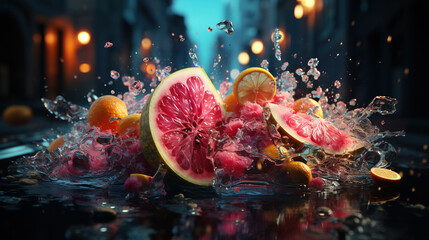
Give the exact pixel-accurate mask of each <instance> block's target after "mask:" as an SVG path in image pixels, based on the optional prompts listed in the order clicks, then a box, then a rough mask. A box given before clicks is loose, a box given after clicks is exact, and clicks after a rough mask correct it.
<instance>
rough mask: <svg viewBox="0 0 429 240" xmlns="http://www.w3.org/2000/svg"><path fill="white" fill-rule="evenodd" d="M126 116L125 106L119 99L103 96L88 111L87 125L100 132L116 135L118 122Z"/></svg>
mask: <svg viewBox="0 0 429 240" xmlns="http://www.w3.org/2000/svg"><path fill="white" fill-rule="evenodd" d="M127 115H128V111H127V106H126V105H125V103H124V102H123V101H122V100H121V99H119V98H117V97H115V96H111V95H105V96H102V97H100V98H98V99H97V100H95V102H93V103H92V105H91V107H90V108H89V111H88V123H89V125H90V126H94V127H98V128H100V130H102V131H106V130H111V131H112V132H113V133H116V131H117V128H118V124H119V121H120V120H121V119H122V118H124V117H126V116H127Z"/></svg>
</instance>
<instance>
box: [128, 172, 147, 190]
mask: <svg viewBox="0 0 429 240" xmlns="http://www.w3.org/2000/svg"><path fill="white" fill-rule="evenodd" d="M130 177H132V178H136V179H137V180H138V181H139V182H140V183H141V184H142V188H143V189H149V187H150V184H151V183H152V177H151V176H148V175H146V174H142V173H132V174H130Z"/></svg>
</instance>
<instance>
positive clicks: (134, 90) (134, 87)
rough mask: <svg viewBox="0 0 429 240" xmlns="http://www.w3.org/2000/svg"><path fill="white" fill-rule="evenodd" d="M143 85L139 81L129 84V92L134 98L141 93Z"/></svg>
mask: <svg viewBox="0 0 429 240" xmlns="http://www.w3.org/2000/svg"><path fill="white" fill-rule="evenodd" d="M143 85H144V84H143V83H142V82H141V81H134V82H133V83H131V84H130V86H129V91H130V92H131V94H133V95H134V96H137V95H139V93H140V92H141V91H142V89H143Z"/></svg>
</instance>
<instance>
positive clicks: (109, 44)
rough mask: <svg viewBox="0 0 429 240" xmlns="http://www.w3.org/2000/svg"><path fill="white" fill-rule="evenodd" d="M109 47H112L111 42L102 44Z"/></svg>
mask: <svg viewBox="0 0 429 240" xmlns="http://www.w3.org/2000/svg"><path fill="white" fill-rule="evenodd" d="M111 47H113V43H111V42H106V43H105V44H104V48H111Z"/></svg>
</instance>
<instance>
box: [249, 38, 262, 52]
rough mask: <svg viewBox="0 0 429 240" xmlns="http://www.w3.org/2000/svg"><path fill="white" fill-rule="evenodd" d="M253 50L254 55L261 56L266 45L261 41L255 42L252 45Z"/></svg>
mask: <svg viewBox="0 0 429 240" xmlns="http://www.w3.org/2000/svg"><path fill="white" fill-rule="evenodd" d="M251 49H252V52H253V53H254V54H260V53H261V52H262V51H264V44H263V43H262V41H261V40H255V41H253V43H252V46H251Z"/></svg>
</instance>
